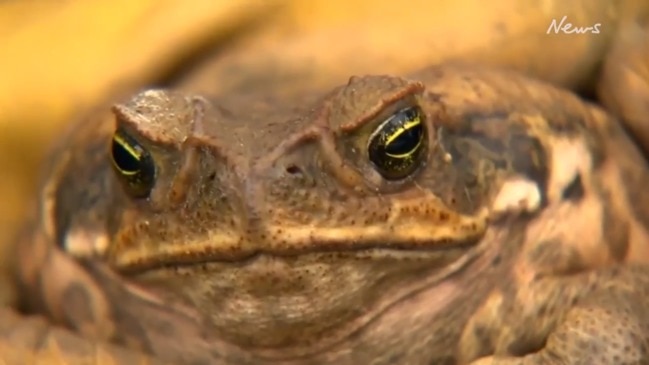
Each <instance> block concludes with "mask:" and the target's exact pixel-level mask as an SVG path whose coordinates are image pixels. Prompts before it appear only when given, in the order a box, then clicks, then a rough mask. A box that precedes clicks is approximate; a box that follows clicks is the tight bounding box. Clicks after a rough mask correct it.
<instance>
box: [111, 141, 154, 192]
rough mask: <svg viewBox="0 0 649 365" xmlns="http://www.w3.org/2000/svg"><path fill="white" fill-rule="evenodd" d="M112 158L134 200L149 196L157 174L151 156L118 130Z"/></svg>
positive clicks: (120, 177) (113, 142)
mask: <svg viewBox="0 0 649 365" xmlns="http://www.w3.org/2000/svg"><path fill="white" fill-rule="evenodd" d="M111 157H112V160H113V168H114V170H115V172H116V174H117V176H118V178H119V179H120V180H121V181H122V183H123V185H124V188H125V189H126V192H127V193H128V194H129V195H131V196H132V197H134V198H145V197H147V196H149V193H150V192H151V189H152V188H153V185H154V183H155V173H156V171H155V164H154V162H153V158H152V157H151V154H150V153H149V152H148V151H147V150H146V149H145V148H144V147H143V146H142V145H141V144H139V143H138V142H137V141H136V140H135V138H133V137H131V136H129V135H128V133H126V132H125V131H123V130H121V129H118V130H117V131H116V132H115V134H114V135H113V141H112V144H111Z"/></svg>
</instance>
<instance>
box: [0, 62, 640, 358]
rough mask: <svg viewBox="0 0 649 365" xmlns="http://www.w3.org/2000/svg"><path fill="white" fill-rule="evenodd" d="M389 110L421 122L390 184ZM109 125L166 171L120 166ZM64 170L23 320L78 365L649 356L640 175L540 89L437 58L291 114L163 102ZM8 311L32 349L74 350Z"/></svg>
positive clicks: (148, 101)
mask: <svg viewBox="0 0 649 365" xmlns="http://www.w3.org/2000/svg"><path fill="white" fill-rule="evenodd" d="M407 107H417V108H419V110H420V114H419V115H417V114H414V115H413V114H410V115H406V114H404V113H399V111H400V110H403V109H404V108H407ZM393 115H396V117H395V118H396V119H395V120H397V119H399V118H402V117H404V118H405V119H403V121H405V122H410V125H414V124H417V123H414V121H416V120H419V121H420V122H421V123H420V124H419V126H420V128H421V129H419V132H420V133H419V134H417V133H415V131H416V129H411V130H410V131H411V132H410V134H408V133H404V134H402V135H401V138H402V139H400V140H399V141H401V142H403V143H404V145H403V146H404V147H403V148H402V150H403V151H401V152H404V151H411V152H413V153H412V154H411V156H412V158H411V159H410V160H408V161H409V162H407V161H406V160H407V159H406V160H404V159H398V158H397V159H394V160H392V161H393V162H394V163H393V164H392V165H389V166H388V165H385V166H384V169H383V170H382V169H381V168H380V166H381V163H380V161H387V160H386V154H385V153H386V152H390V151H389V150H388V151H385V150H384V151H381V150H380V149H378V152H376V153H375V154H370V153H369V148H368V146H370V145H371V143H370V141H371V140H372V137H373V136H374V137H376V136H381V131H382V127H386V126H389V125H391V124H390V123H387V124H385V122H386V120H388V119H389V118H390V117H391V116H393ZM116 130H119V131H122V132H120V133H119V134H118V137H119V136H122V138H130V141H131V142H129V143H131V145H134V143H135V144H137V145H138V146H140V147H139V148H141V149H143V150H145V151H147V153H148V154H149V157H150V160H149V161H150V162H151V163H152V165H140V166H139V168H144V169H146V167H147V166H149V167H151V166H153V168H154V170H155V173H154V174H151V175H147V174H146V173H145V174H142V175H139V176H140V177H141V179H140V180H138V181H136V182H134V181H135V180H134V179H133V178H129V177H127V176H126V174H124V172H123V171H120V169H119V168H118V167H116V166H121V167H122V168H124V167H127V165H126V163H127V162H128V161H126V158H125V157H124V155H117V159H116V161H117V162H116V163H115V162H114V160H112V159H111V156H115V153H113V154H111V151H110V148H109V147H110V145H111V140H112V139H113V138H114V133H115V131H116ZM123 136H126V137H123ZM389 136H390V134H386V135H385V136H384V137H386V138H387V137H389ZM417 137H420V138H417ZM118 140H120V138H118ZM416 145H418V146H419V147H417V148H415V146H416ZM393 147H394V145H393ZM395 148H396V147H395ZM115 151H117V149H114V150H113V152H115ZM122 152H123V151H122ZM392 153H393V154H394V153H395V151H392ZM377 156H378V157H377ZM52 161H53V163H52V164H51V165H49V166H48V171H47V173H46V177H45V179H44V181H45V183H44V185H43V186H42V190H41V191H42V193H41V196H40V202H41V204H40V205H39V210H38V214H36V215H35V222H36V229H35V230H31V231H30V233H28V234H26V235H25V237H24V239H23V240H22V241H21V242H20V244H19V245H18V252H17V258H18V262H17V272H18V276H19V282H20V283H21V290H22V292H23V293H24V294H25V295H24V298H25V308H26V309H27V310H30V311H35V312H40V313H43V314H46V315H47V316H48V318H49V320H50V321H51V322H52V323H54V324H57V325H62V326H65V327H67V328H68V329H70V330H71V332H73V333H76V334H78V335H79V336H80V337H84V338H85V339H83V340H79V343H80V345H79V346H77V347H75V348H74V350H70V353H69V354H70V355H69V356H68V355H67V353H66V352H64V351H62V352H61V353H62V355H61V358H64V359H65V360H66V361H68V362H69V363H71V364H77V363H79V364H80V363H84V362H83V361H84V359H85V361H88V362H90V361H92V360H93V359H97V358H98V357H97V356H98V355H97V349H96V347H94V346H93V345H92V344H91V345H88V342H89V340H88V339H94V340H95V341H96V342H94V343H95V344H98V345H97V346H100V348H101V349H103V350H102V351H100V353H101V354H102V356H106V357H105V358H106V359H111V360H113V361H116V362H117V363H130V362H133V361H134V360H133V359H134V358H139V359H144V358H145V357H147V356H155V357H156V358H157V359H161V360H163V361H169V362H171V363H191V364H207V363H216V364H233V365H246V364H296V365H297V364H358V363H362V364H393V363H399V364H469V363H470V364H473V365H475V364H496V365H500V364H557V363H565V364H595V363H596V364H636V363H638V364H639V363H644V362H646V361H649V353H648V350H647V349H648V348H649V307H647V306H645V305H643V304H642V303H646V301H648V300H649V267H647V265H646V261H647V259H646V258H647V257H649V243H648V242H649V231H648V229H649V208H647V207H649V193H648V192H647V189H646V188H645V185H646V181H649V168H648V167H647V164H646V162H645V160H644V159H643V158H642V157H641V155H640V153H639V151H638V149H636V148H635V146H634V145H633V144H632V143H631V141H630V140H629V138H628V137H627V135H626V134H625V132H624V131H623V130H622V128H621V126H620V125H618V124H617V122H616V121H615V120H613V119H612V118H610V117H609V116H608V115H607V114H605V113H604V112H603V111H602V110H600V109H598V108H597V107H595V106H592V105H588V104H586V103H584V102H582V101H580V100H579V99H578V98H577V97H576V96H574V95H572V94H570V93H568V92H566V91H561V90H558V89H555V88H553V87H551V86H549V85H546V84H543V83H541V82H537V81H533V80H530V79H527V78H525V77H523V76H520V75H517V74H513V73H508V72H503V71H495V70H488V69H482V68H479V67H473V66H460V65H455V66H454V65H446V66H441V67H434V68H431V69H427V70H425V71H423V72H420V73H417V74H413V75H410V76H409V77H407V78H399V77H389V76H368V77H354V78H352V79H350V81H349V83H348V84H346V85H343V86H340V87H338V88H336V89H334V90H333V91H330V92H328V93H324V92H322V91H318V90H313V92H312V93H308V94H304V95H301V96H300V97H299V98H293V99H291V100H288V99H286V98H278V97H277V96H273V95H263V96H262V95H255V94H254V93H250V94H245V95H218V94H215V95H203V96H200V97H198V96H193V95H190V94H180V93H176V92H171V91H148V92H144V93H141V94H139V95H137V96H136V97H134V98H132V99H131V100H130V101H128V102H126V103H123V104H118V105H116V106H115V107H114V108H113V111H112V115H111V114H102V115H99V116H97V117H96V118H94V119H92V120H91V121H85V123H83V124H79V125H77V126H76V128H74V129H73V130H72V131H71V132H70V134H69V136H68V137H67V139H65V140H64V141H63V142H62V143H61V144H60V146H59V147H58V148H57V150H56V151H55V155H54V157H53V160H52ZM404 161H406V162H404ZM398 164H402V165H400V166H402V167H404V169H402V170H398V169H396V166H397V165H398ZM390 166H391V167H390ZM142 171H144V170H142ZM381 171H382V172H383V175H382V173H381ZM384 175H385V176H391V177H392V179H387V178H386V177H385V176H384ZM148 177H152V179H151V180H150V183H147V182H146V180H147V178H148ZM143 181H144V182H143ZM129 182H130V183H129ZM3 315H5V314H3ZM11 318H12V321H11V322H10V323H13V324H15V326H13V325H12V326H11V327H8V328H3V329H2V332H0V334H1V335H2V336H3V337H2V338H10V339H13V340H12V341H13V342H10V343H15V344H16V346H20V344H21V343H22V344H25V345H24V346H25V347H27V348H28V350H32V351H33V352H38V351H45V349H47V348H50V347H51V346H52V344H57V345H58V346H61V347H63V348H66V346H65V344H66V343H69V342H66V341H69V337H70V336H74V334H73V333H70V332H64V331H62V330H60V329H57V330H55V331H46V330H45V328H46V326H45V325H44V324H43V323H42V322H39V324H38V326H40V327H38V326H36V327H34V325H33V324H28V323H27V322H21V321H20V320H18V319H16V318H15V317H11ZM34 328H38V329H40V330H38V329H37V330H34ZM30 331H31V332H30ZM24 333H30V334H31V337H28V338H26V339H24V340H23V341H22V342H21V341H16V340H15V339H16V338H20V335H21V334H24ZM39 334H40V335H39ZM23 336H25V335H23ZM66 336H68V337H66ZM34 337H35V338H37V339H34ZM73 343H74V342H73ZM108 343H111V344H110V345H109V344H108ZM81 344H83V346H82V345H81ZM48 346H50V347H48ZM113 346H117V347H113ZM72 347H74V346H72ZM0 349H1V348H0ZM65 356H68V357H65ZM127 356H132V357H130V358H128V357H127ZM149 360H150V361H152V362H153V361H154V360H153V359H152V358H149Z"/></svg>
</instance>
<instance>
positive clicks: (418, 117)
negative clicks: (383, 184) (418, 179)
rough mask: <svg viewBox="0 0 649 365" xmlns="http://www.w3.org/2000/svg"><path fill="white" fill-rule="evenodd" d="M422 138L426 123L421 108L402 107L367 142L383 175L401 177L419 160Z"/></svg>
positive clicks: (414, 168) (376, 165) (393, 177)
mask: <svg viewBox="0 0 649 365" xmlns="http://www.w3.org/2000/svg"><path fill="white" fill-rule="evenodd" d="M425 140H426V127H425V126H424V122H423V118H422V112H421V109H419V108H418V107H409V108H404V109H401V110H399V111H397V112H396V113H394V114H393V115H392V116H390V117H389V118H388V119H386V120H385V121H384V122H383V123H381V125H379V127H378V128H376V130H375V131H374V132H373V133H372V134H371V135H370V138H369V144H368V146H367V150H368V154H369V159H370V161H371V162H372V164H374V166H375V168H376V169H377V171H378V172H379V173H380V174H381V176H383V177H384V178H385V179H387V180H399V179H403V178H405V177H407V176H408V175H410V174H411V173H412V172H413V171H415V170H416V169H417V167H418V166H419V164H420V163H421V160H422V157H423V156H424V154H423V152H424V150H425V148H424V147H425V145H424V141H425Z"/></svg>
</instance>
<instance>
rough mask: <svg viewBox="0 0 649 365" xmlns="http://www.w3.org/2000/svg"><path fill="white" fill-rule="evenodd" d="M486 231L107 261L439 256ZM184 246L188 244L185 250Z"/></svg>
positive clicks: (179, 263)
mask: <svg viewBox="0 0 649 365" xmlns="http://www.w3.org/2000/svg"><path fill="white" fill-rule="evenodd" d="M481 237H482V235H477V236H470V237H463V238H458V237H446V238H436V239H429V240H425V241H421V240H420V241H405V242H404V241H381V242H371V241H365V242H358V241H356V242H350V241H348V240H345V241H341V240H326V241H325V240H313V241H311V242H308V243H307V244H302V245H294V246H289V245H287V246H285V247H282V248H281V249H278V248H277V247H268V248H266V249H263V248H261V249H247V250H246V249H238V250H223V249H214V248H213V247H210V246H207V245H204V246H203V249H202V250H201V251H198V250H188V249H186V247H173V248H172V249H171V250H159V251H156V252H151V253H148V254H144V253H140V254H138V253H137V252H134V251H132V252H122V253H121V254H115V253H113V255H110V256H108V257H107V261H108V263H109V264H110V266H112V267H113V268H115V269H116V270H118V271H120V272H122V273H125V274H138V273H142V272H146V271H150V270H156V269H159V268H172V267H179V268H180V267H189V266H194V265H202V264H207V263H223V264H232V265H246V264H249V263H252V262H254V261H255V260H257V259H258V258H260V257H278V258H292V257H293V258H296V257H302V256H313V255H318V254H322V255H323V256H326V257H328V258H331V257H333V256H336V255H338V256H340V257H343V256H344V257H347V258H351V257H355V258H358V259H387V258H394V259H398V260H404V259H407V260H431V259H436V258H438V257H439V253H440V252H443V251H465V250H467V249H469V248H471V247H474V246H476V245H477V244H478V243H479V242H480V238H481ZM183 248H185V249H184V250H183Z"/></svg>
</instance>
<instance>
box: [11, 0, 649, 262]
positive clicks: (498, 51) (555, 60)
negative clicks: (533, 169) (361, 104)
mask: <svg viewBox="0 0 649 365" xmlns="http://www.w3.org/2000/svg"><path fill="white" fill-rule="evenodd" d="M648 8H649V2H647V1H645V0H626V1H615V2H614V1H609V0H573V1H570V2H562V1H559V0H539V1H532V0H494V1H491V2H489V3H487V2H484V1H477V0H457V1H444V0H432V1H431V0H429V1H423V0H412V1H409V2H403V1H401V2H395V1H391V0H375V1H361V0H344V1H339V0H329V1H326V0H312V1H300V0H295V1H289V0H256V1H255V0H220V1H214V0H211V1H210V0H191V1H179V0H140V1H127V0H110V1H108V0H85V1H60V0H58V1H55V0H13V1H12V0H5V1H2V2H0V171H1V172H0V174H1V177H2V178H1V179H0V194H1V195H2V203H0V247H7V246H8V245H7V243H10V242H11V237H12V235H13V234H14V233H15V230H16V227H18V226H19V223H20V221H21V220H22V219H23V216H24V214H25V211H26V207H27V206H28V205H29V201H30V199H31V198H33V196H34V191H35V189H36V176H37V175H38V165H39V164H40V163H42V162H43V157H44V156H45V155H46V154H45V152H46V151H47V146H48V145H49V144H50V143H51V141H52V140H53V139H54V138H56V136H57V134H58V133H59V130H60V129H62V128H63V126H64V125H65V124H66V123H69V122H70V121H71V120H73V119H74V118H76V117H78V116H79V115H82V114H83V113H87V112H88V110H91V109H92V108H93V107H95V106H97V105H101V104H102V103H108V102H110V101H111V100H114V99H115V98H118V97H122V96H124V95H127V94H128V93H131V92H133V91H134V90H136V89H139V88H142V87H145V86H146V85H151V84H160V83H167V82H171V81H175V80H190V81H189V82H191V80H192V79H197V78H205V77H210V78H212V79H213V80H215V81H214V82H217V83H218V85H219V87H221V88H222V89H223V90H226V91H229V90H231V91H233V92H235V91H237V90H238V89H239V88H241V89H243V86H244V85H247V86H249V85H251V83H252V85H259V89H260V90H263V89H264V88H274V89H279V90H281V89H282V88H288V87H292V86H295V85H298V84H304V83H309V85H315V86H323V87H325V86H329V85H330V84H331V83H339V82H344V81H345V80H346V78H347V77H348V76H349V75H351V74H363V73H387V72H389V73H403V72H406V71H408V70H413V69H416V68H420V67H423V66H426V65H428V64H431V63H438V62H441V61H443V60H448V59H465V60H471V61H478V62H482V63H495V64H503V65H508V66H511V67H515V68H519V69H522V70H524V71H526V72H528V73H530V74H533V75H536V76H539V77H542V78H545V79H548V80H550V81H553V82H556V83H558V84H561V85H565V86H567V87H571V88H578V87H582V88H583V87H588V86H589V85H590V82H591V81H592V76H593V75H594V73H595V72H596V70H597V66H598V65H599V64H600V62H601V58H602V55H603V54H604V53H605V52H606V50H607V49H608V48H609V47H610V44H611V42H612V41H613V40H614V39H615V37H616V34H617V32H618V30H619V29H620V27H622V26H623V25H624V24H625V22H626V21H627V20H629V19H632V18H634V19H635V18H640V17H645V16H646V14H647V12H648ZM564 16H567V17H568V19H569V20H570V21H571V22H572V23H574V24H576V25H583V26H588V25H592V24H594V23H598V22H599V23H601V24H602V32H601V33H600V34H580V35H574V34H573V35H566V34H547V32H546V31H547V29H548V27H549V25H550V23H551V21H552V20H553V19H559V20H560V19H561V18H562V17H564ZM0 257H6V255H5V254H3V252H1V251H0ZM0 266H2V265H1V260H0Z"/></svg>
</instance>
